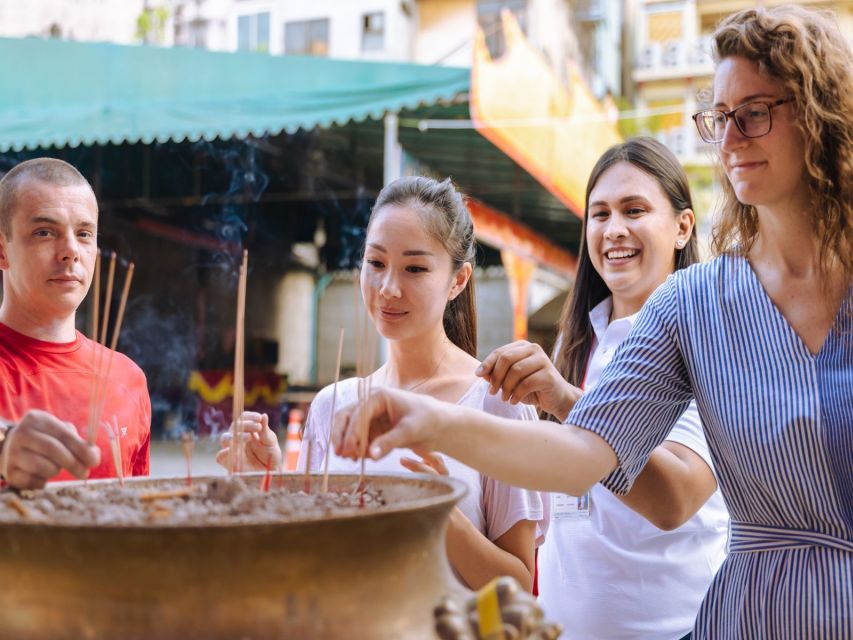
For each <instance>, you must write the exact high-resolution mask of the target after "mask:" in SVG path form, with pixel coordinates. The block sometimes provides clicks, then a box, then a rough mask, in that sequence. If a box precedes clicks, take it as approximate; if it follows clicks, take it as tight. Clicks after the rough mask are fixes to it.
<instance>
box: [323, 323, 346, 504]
mask: <svg viewBox="0 0 853 640" xmlns="http://www.w3.org/2000/svg"><path fill="white" fill-rule="evenodd" d="M343 351H344V328H343V327H341V333H340V335H339V336H338V359H337V362H336V364H335V383H334V384H333V385H332V416H331V418H330V419H329V436H328V437H327V438H326V460H325V461H324V463H323V493H328V491H329V458H330V457H331V455H332V452H331V448H332V426H333V425H334V422H335V403H336V402H337V399H338V380H340V377H341V355H342V354H343Z"/></svg>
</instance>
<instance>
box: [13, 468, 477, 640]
mask: <svg viewBox="0 0 853 640" xmlns="http://www.w3.org/2000/svg"><path fill="white" fill-rule="evenodd" d="M241 479H243V480H244V481H245V482H247V483H255V485H256V486H259V485H260V483H262V482H267V483H269V482H270V480H271V482H272V485H273V486H278V487H279V488H280V489H281V490H284V489H287V490H289V491H292V492H294V493H296V492H299V491H300V490H302V489H303V488H304V482H305V479H304V477H303V476H301V475H299V476H296V475H284V476H274V477H273V478H272V479H270V478H269V477H264V476H262V475H254V474H253V475H248V476H241ZM213 480H214V479H213V478H196V479H194V484H195V485H196V486H199V485H203V484H204V483H205V482H207V481H213ZM103 482H104V484H105V486H106V485H107V484H109V483H112V484H113V485H114V483H115V481H103ZM311 482H312V486H313V487H314V488H315V490H317V489H318V488H319V487H320V486H321V484H322V478H320V477H317V476H314V477H312V478H311ZM357 482H358V478H357V476H352V475H333V476H330V486H329V490H330V491H341V492H345V491H349V492H352V487H353V486H354V485H355V484H356V483H357ZM165 483H171V486H175V484H176V480H174V479H172V480H151V479H133V480H128V481H127V483H126V484H127V485H128V486H129V487H135V486H137V485H138V487H137V488H140V489H144V490H148V491H153V492H156V491H158V490H159V489H160V488H161V487H163V486H166V484H165ZM68 484H69V485H70V484H76V485H78V486H79V485H80V484H81V483H68ZM366 484H367V486H368V487H370V489H371V490H372V491H375V492H378V493H379V494H381V495H382V496H383V499H384V500H385V504H384V506H382V507H381V508H376V509H366V508H365V509H358V508H351V507H350V508H342V509H340V510H334V509H332V510H328V511H327V512H325V513H321V512H319V511H316V510H315V511H311V512H308V513H305V514H302V515H300V514H294V515H292V516H290V517H287V518H281V519H280V520H278V521H275V520H271V519H269V518H266V519H261V520H260V521H258V522H251V521H246V522H239V523H235V522H221V523H216V522H214V523H210V522H208V523H205V524H193V523H192V522H181V523H170V522H168V521H166V520H163V521H161V519H160V517H159V516H157V513H160V514H161V515H162V514H163V513H165V512H167V511H168V509H167V508H166V507H160V508H159V509H160V511H159V512H158V511H157V510H156V509H153V510H152V513H153V514H154V515H152V517H151V520H150V521H148V522H146V523H144V524H132V525H129V524H104V523H97V524H96V523H94V522H89V523H77V524H59V523H56V522H51V521H49V520H40V519H38V518H34V517H28V514H30V511H29V510H28V509H27V507H26V506H25V505H26V502H27V500H26V498H27V496H26V494H24V495H22V496H21V497H20V501H18V502H16V503H15V506H16V509H18V510H19V511H20V515H21V518H20V519H19V520H18V521H13V520H8V521H2V522H0V546H2V549H3V556H2V561H0V584H2V589H0V638H3V639H10V640H11V639H14V640H42V639H44V640H48V639H49V640H88V639H92V640H95V639H97V640H136V639H138V640H172V639H174V640H191V639H194V638H197V639H199V640H273V639H274V640H282V639H285V638H288V639H289V638H293V639H299V640H302V639H307V638H346V639H348V640H359V639H363V640H383V639H388V640H391V639H394V640H400V639H406V640H420V639H423V640H435V638H437V635H436V631H435V626H436V621H435V617H434V610H435V608H436V606H437V604H438V603H439V602H440V601H442V599H443V598H445V597H447V596H448V595H449V594H450V595H451V597H452V594H454V593H458V594H460V597H464V595H463V594H464V593H470V592H466V590H464V589H463V588H462V587H461V586H460V585H459V583H458V582H457V581H456V579H455V578H454V577H453V574H452V572H451V569H450V567H449V565H448V563H447V559H446V554H445V551H444V532H445V528H446V525H447V518H448V515H449V513H450V511H451V509H452V508H453V506H454V505H455V504H456V503H457V502H458V501H459V499H460V498H461V497H462V496H463V494H464V492H465V487H464V485H463V484H462V483H460V482H458V481H456V480H453V479H451V478H445V477H438V476H418V475H413V474H405V475H402V474H401V475H399V476H393V475H388V476H368V478H367V483H366ZM93 485H96V482H89V484H88V485H87V486H93ZM58 486H59V485H54V486H51V487H50V488H48V489H47V491H61V488H60V489H57V487H58ZM11 499H12V500H18V498H16V497H14V496H13V497H12V498H11ZM18 505H21V506H18Z"/></svg>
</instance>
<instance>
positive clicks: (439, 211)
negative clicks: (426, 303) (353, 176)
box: [367, 176, 477, 358]
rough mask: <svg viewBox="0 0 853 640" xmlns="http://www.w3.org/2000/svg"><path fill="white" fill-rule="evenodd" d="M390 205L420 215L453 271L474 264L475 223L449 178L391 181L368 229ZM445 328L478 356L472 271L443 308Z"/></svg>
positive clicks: (452, 337)
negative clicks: (439, 244)
mask: <svg viewBox="0 0 853 640" xmlns="http://www.w3.org/2000/svg"><path fill="white" fill-rule="evenodd" d="M389 205H393V206H397V207H407V208H410V209H412V210H414V211H416V212H417V213H418V214H419V215H420V217H421V220H422V221H423V224H424V227H425V228H426V230H427V232H428V233H429V234H430V235H431V236H432V237H434V238H435V239H436V240H438V241H439V242H440V243H441V245H442V246H443V247H444V248H445V250H446V251H447V253H448V254H450V259H451V261H452V264H453V271H454V273H455V272H456V271H458V270H459V269H460V268H461V267H462V265H463V264H465V263H466V262H469V263H471V266H472V267H473V266H474V256H475V250H476V249H475V244H474V224H473V222H472V221H471V213H470V212H469V211H468V207H467V206H466V205H465V200H464V199H463V197H462V194H461V193H459V191H458V190H457V189H456V188H455V187H454V186H453V182H451V180H450V178H447V179H445V180H442V181H440V182H439V181H438V180H433V179H432V178H426V177H423V176H410V177H406V178H400V179H398V180H395V181H394V182H392V183H390V184H389V185H387V186H386V187H385V188H384V189H382V191H380V192H379V196H378V197H377V198H376V204H374V205H373V212H372V213H371V215H370V222H369V223H368V225H367V228H368V231H369V230H370V224H371V223H372V222H373V219H374V218H375V217H376V214H377V212H378V211H379V210H380V209H382V208H383V207H386V206H389ZM444 332H445V333H446V334H447V337H448V338H449V339H450V341H451V342H453V344H455V345H456V346H457V347H459V348H460V349H462V350H463V351H465V352H466V353H468V354H469V355H472V356H474V357H475V358H476V357H477V305H476V301H475V299H474V274H473V273H472V274H471V278H470V279H469V280H468V284H467V285H466V286H465V289H463V290H462V291H461V292H460V293H459V295H457V296H456V297H455V298H453V299H452V300H450V301H449V302H448V303H447V306H446V307H445V308H444Z"/></svg>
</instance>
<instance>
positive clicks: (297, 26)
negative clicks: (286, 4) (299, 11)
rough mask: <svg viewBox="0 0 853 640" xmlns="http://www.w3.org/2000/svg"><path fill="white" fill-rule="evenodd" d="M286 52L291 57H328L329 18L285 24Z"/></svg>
mask: <svg viewBox="0 0 853 640" xmlns="http://www.w3.org/2000/svg"><path fill="white" fill-rule="evenodd" d="M284 52H285V53H287V54H291V55H293V54H298V55H308V56H328V55H329V20H328V18H323V19H320V20H303V21H300V22H285V23H284Z"/></svg>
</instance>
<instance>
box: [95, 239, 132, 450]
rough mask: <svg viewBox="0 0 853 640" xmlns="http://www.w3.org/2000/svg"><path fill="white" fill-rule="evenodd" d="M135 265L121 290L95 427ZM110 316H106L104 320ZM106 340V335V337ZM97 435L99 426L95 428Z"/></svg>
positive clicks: (101, 408) (98, 420) (98, 399)
mask: <svg viewBox="0 0 853 640" xmlns="http://www.w3.org/2000/svg"><path fill="white" fill-rule="evenodd" d="M113 256H115V253H113ZM135 268H136V267H135V265H134V264H133V263H132V262H131V263H130V264H129V265H127V273H125V275H124V286H123V287H122V289H121V298H120V299H119V304H118V313H117V314H116V321H115V327H113V338H112V340H111V341H110V352H109V354H108V355H107V372H106V374H105V375H104V379H103V381H102V382H101V387H100V390H99V394H98V396H97V407H96V411H95V416H96V417H95V425H98V424H100V422H101V414H102V413H103V411H104V405H105V404H106V396H107V382H108V381H109V379H110V372H111V371H112V368H113V357H114V356H115V353H116V349H117V348H118V338H119V336H120V335H121V325H122V323H123V322H124V311H125V308H126V307H127V295H128V293H130V283H131V282H133V272H134V270H135ZM107 318H108V316H106V315H105V316H104V320H105V321H106V319H107ZM104 338H106V335H104ZM95 431H96V433H97V426H96V428H95Z"/></svg>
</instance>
